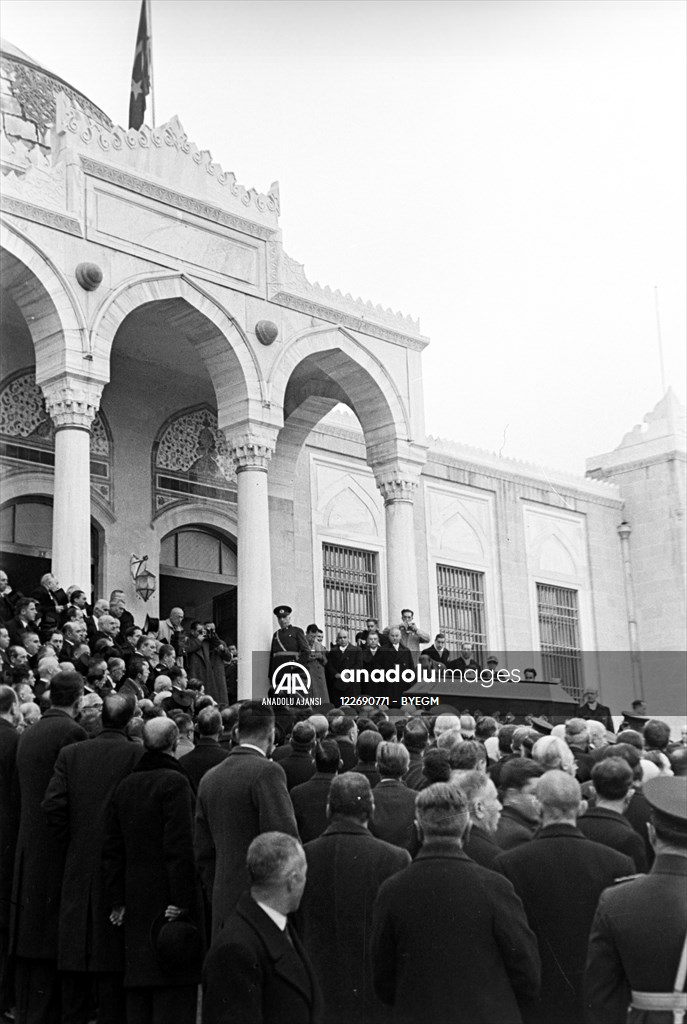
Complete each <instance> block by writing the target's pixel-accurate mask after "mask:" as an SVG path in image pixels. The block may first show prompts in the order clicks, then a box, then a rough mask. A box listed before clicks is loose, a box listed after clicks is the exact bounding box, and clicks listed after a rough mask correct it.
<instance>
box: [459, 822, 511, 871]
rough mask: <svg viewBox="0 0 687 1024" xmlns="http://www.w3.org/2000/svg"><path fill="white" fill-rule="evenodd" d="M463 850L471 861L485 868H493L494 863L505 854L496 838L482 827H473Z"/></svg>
mask: <svg viewBox="0 0 687 1024" xmlns="http://www.w3.org/2000/svg"><path fill="white" fill-rule="evenodd" d="M463 850H464V851H465V853H466V854H467V855H468V857H469V858H470V860H474V861H475V863H476V864H481V865H482V867H483V868H493V866H494V861H495V860H496V858H497V857H498V856H499V855H500V854H501V853H502V852H503V851H502V850H501V847H500V846H499V845H498V843H497V842H496V840H495V838H494V837H493V836H491V835H489V833H488V832H486V831H485V830H484V829H483V828H482V827H481V826H480V825H471V826H470V834H469V835H468V838H467V839H466V840H465V841H464V843H463Z"/></svg>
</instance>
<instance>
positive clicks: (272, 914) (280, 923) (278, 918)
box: [245, 743, 287, 932]
mask: <svg viewBox="0 0 687 1024" xmlns="http://www.w3.org/2000/svg"><path fill="white" fill-rule="evenodd" d="M248 745H249V744H247V743H246V744H245V746H248ZM255 902H256V903H257V905H258V906H259V907H260V909H261V910H264V911H265V913H266V914H267V916H268V917H269V918H270V919H271V920H272V921H274V923H275V924H276V926H277V928H278V929H279V931H280V932H283V931H284V929H285V928H286V922H287V918H286V915H285V914H280V913H279V911H278V910H275V909H274V907H268V906H267V904H266V903H261V902H260V900H256V901H255Z"/></svg>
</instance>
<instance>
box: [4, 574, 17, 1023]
mask: <svg viewBox="0 0 687 1024" xmlns="http://www.w3.org/2000/svg"><path fill="white" fill-rule="evenodd" d="M1 575H2V574H0V576H1ZM20 721H21V712H20V711H19V700H18V699H17V695H16V693H15V692H14V690H13V689H12V687H11V686H0V1014H2V1013H4V1012H5V1010H9V1009H10V1007H12V1006H13V1005H14V968H13V965H12V963H11V960H10V957H9V925H10V901H11V896H12V873H13V870H14V848H15V846H16V842H17V829H18V827H19V789H18V785H17V746H18V744H19V733H18V732H17V725H18V724H19V722H20Z"/></svg>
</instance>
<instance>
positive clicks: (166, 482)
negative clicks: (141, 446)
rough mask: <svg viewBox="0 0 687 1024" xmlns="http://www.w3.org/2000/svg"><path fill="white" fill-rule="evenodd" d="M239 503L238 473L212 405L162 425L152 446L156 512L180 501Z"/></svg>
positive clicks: (183, 413) (180, 415) (203, 406)
mask: <svg viewBox="0 0 687 1024" xmlns="http://www.w3.org/2000/svg"><path fill="white" fill-rule="evenodd" d="M198 498H202V499H203V500H209V501H222V502H226V501H229V502H232V503H234V504H235V503H236V473H235V472H234V465H233V462H232V459H231V457H230V455H229V452H228V450H227V442H226V439H225V437H224V435H223V434H222V432H221V431H220V430H219V428H218V425H217V413H216V412H215V411H214V410H213V409H211V408H210V406H209V405H201V406H198V407H197V408H194V409H185V410H184V411H183V412H180V413H177V415H176V416H173V417H172V418H171V419H169V420H167V421H166V423H164V424H163V426H162V429H161V430H160V432H159V433H158V435H157V438H156V439H155V443H154V445H153V512H154V513H155V512H159V511H160V510H161V509H163V508H167V507H168V506H169V505H171V504H175V503H178V502H180V501H197V500H198Z"/></svg>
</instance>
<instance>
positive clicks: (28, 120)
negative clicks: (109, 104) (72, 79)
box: [0, 40, 112, 152]
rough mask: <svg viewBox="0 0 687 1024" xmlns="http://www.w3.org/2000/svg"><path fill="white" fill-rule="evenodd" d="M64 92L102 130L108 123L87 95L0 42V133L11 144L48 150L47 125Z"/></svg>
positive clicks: (14, 48)
mask: <svg viewBox="0 0 687 1024" xmlns="http://www.w3.org/2000/svg"><path fill="white" fill-rule="evenodd" d="M60 92H64V93H65V94H66V95H67V97H68V98H69V100H70V101H71V102H72V103H74V104H75V105H76V106H77V107H78V108H79V109H80V110H82V111H83V112H84V114H86V115H87V116H88V117H89V118H91V120H93V121H96V122H97V123H98V124H100V125H103V126H104V127H106V128H111V127H112V121H111V120H110V118H109V117H108V116H107V114H105V113H104V112H103V111H102V110H101V109H100V107H97V106H96V105H95V103H92V102H91V100H89V99H88V97H87V96H84V95H83V93H81V92H79V90H78V89H74V87H73V86H71V85H69V83H68V82H65V81H64V79H62V78H60V77H59V75H55V74H53V72H52V71H50V70H49V69H48V68H46V67H44V66H43V65H42V64H39V63H38V61H35V60H33V58H32V57H29V56H28V55H27V54H26V53H24V52H23V51H22V50H20V49H18V47H16V46H13V45H12V44H11V43H8V42H5V40H2V41H1V42H0V118H1V119H2V131H3V132H4V134H5V135H6V136H7V138H8V139H9V140H10V142H12V143H14V142H17V141H21V142H23V143H24V145H26V146H28V147H30V148H31V147H33V146H36V145H38V146H39V147H40V148H41V149H42V150H43V151H44V152H46V151H47V150H48V149H49V148H50V135H49V129H50V126H51V125H53V124H54V123H55V97H56V96H57V94H58V93H60Z"/></svg>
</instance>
